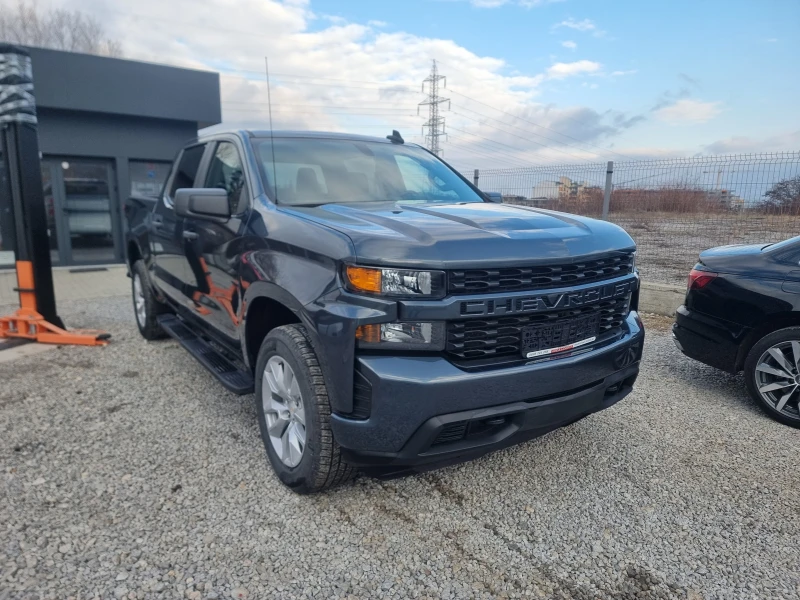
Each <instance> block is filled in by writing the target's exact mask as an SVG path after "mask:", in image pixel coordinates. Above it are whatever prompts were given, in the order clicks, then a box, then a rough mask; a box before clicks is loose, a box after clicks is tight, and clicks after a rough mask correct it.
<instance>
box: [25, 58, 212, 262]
mask: <svg viewBox="0 0 800 600" xmlns="http://www.w3.org/2000/svg"><path fill="white" fill-rule="evenodd" d="M30 52H31V62H32V66H33V78H34V90H35V95H36V104H37V113H38V118H39V145H40V150H41V154H42V165H41V168H42V182H43V184H44V193H45V204H46V208H47V218H48V223H47V224H48V230H49V235H50V249H51V256H52V259H53V264H54V265H78V264H103V263H114V262H120V261H122V260H123V258H124V252H125V250H124V247H123V231H124V227H125V224H124V219H123V203H124V200H125V198H127V197H128V196H129V195H130V194H131V193H134V194H146V195H154V194H158V193H159V192H160V189H161V184H162V183H163V182H164V179H165V178H166V176H167V172H168V169H169V166H170V162H171V161H172V159H173V157H174V156H175V153H176V152H177V151H178V149H179V148H180V147H181V146H182V145H183V144H184V143H185V142H186V141H187V140H190V139H191V138H193V137H196V136H197V130H198V129H199V128H202V127H207V126H210V125H215V124H217V123H219V122H220V121H221V109H220V90H219V74H218V73H211V72H207V71H193V70H188V69H178V68H174V67H167V66H163V65H156V64H149V63H142V62H134V61H129V60H120V59H115V58H105V57H100V56H90V55H85V54H74V53H70V52H60V51H55V50H44V49H40V48H30Z"/></svg>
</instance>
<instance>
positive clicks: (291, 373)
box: [255, 325, 355, 494]
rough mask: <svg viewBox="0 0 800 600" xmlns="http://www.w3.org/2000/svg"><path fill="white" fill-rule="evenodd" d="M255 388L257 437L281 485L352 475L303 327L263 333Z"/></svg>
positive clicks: (310, 485) (318, 484) (320, 485)
mask: <svg viewBox="0 0 800 600" xmlns="http://www.w3.org/2000/svg"><path fill="white" fill-rule="evenodd" d="M255 392H256V393H255V398H256V410H257V411H258V424H259V426H260V428H261V439H262V441H263V442H264V447H265V448H266V451H267V457H268V458H269V462H270V464H271V465H272V469H273V470H274V471H275V474H276V475H277V476H278V478H279V479H280V480H281V482H282V483H283V484H284V485H286V486H287V487H289V488H290V489H291V490H293V491H295V492H297V493H298V494H312V493H315V492H320V491H322V490H325V489H327V488H330V487H333V486H335V485H338V484H340V483H343V482H345V481H347V480H348V479H350V478H352V477H353V475H354V474H355V469H354V468H353V467H352V466H351V465H349V464H347V463H346V462H345V461H344V460H343V459H342V457H341V452H340V449H339V445H338V444H337V443H336V440H334V439H333V432H332V431H331V426H330V417H331V407H330V403H329V402H328V391H327V388H326V385H325V379H324V378H323V376H322V370H321V369H320V367H319V363H318V361H317V356H316V354H315V353H314V349H313V348H312V346H311V343H310V341H309V339H308V334H307V333H306V330H305V327H303V326H302V325H284V326H282V327H277V328H275V329H273V330H272V331H271V332H270V333H269V334H268V335H267V337H266V338H264V342H263V343H262V344H261V349H260V350H259V352H258V360H257V361H256V389H255Z"/></svg>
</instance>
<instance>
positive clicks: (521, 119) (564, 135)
mask: <svg viewBox="0 0 800 600" xmlns="http://www.w3.org/2000/svg"><path fill="white" fill-rule="evenodd" d="M450 91H451V92H452V93H454V94H457V95H459V96H461V97H462V98H466V99H467V100H471V101H472V102H477V103H478V104H482V105H483V106H486V107H487V108H491V109H492V110H496V111H497V112H501V113H503V114H504V115H508V116H509V117H512V118H514V119H519V120H520V121H525V122H526V123H530V124H531V125H533V126H535V127H541V128H542V129H547V130H548V131H552V132H553V133H556V134H558V135H561V136H563V137H566V138H569V139H571V140H575V141H576V142H579V143H582V144H586V145H588V146H594V147H595V148H598V149H600V150H605V151H606V152H611V153H612V154H616V155H617V156H621V157H623V158H627V159H629V160H634V159H633V158H631V157H630V156H625V155H624V154H621V153H619V152H616V151H614V150H611V149H610V148H603V147H602V146H598V145H596V144H592V143H591V142H583V141H581V140H579V139H578V138H576V137H573V136H571V135H567V134H566V133H561V132H560V131H556V130H555V129H551V128H550V127H547V126H546V125H540V124H539V123H535V122H533V121H530V120H529V119H525V118H523V117H518V116H517V115H515V114H512V113H510V112H508V111H505V110H501V109H499V108H496V107H494V106H492V105H491V104H486V103H485V102H481V101H480V100H476V99H475V98H472V97H470V96H467V95H466V94H462V93H460V92H457V91H455V90H450ZM509 125H510V123H509ZM595 154H596V153H595ZM598 156H600V155H599V154H598Z"/></svg>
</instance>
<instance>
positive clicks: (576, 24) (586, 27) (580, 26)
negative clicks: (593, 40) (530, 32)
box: [553, 17, 597, 31]
mask: <svg viewBox="0 0 800 600" xmlns="http://www.w3.org/2000/svg"><path fill="white" fill-rule="evenodd" d="M559 27H568V28H570V29H577V30H578V31H595V30H596V29H597V25H595V24H594V23H593V22H592V21H591V19H584V20H583V21H576V20H575V19H573V18H571V17H570V18H569V19H566V20H565V21H561V22H560V23H556V24H555V25H553V29H558V28H559Z"/></svg>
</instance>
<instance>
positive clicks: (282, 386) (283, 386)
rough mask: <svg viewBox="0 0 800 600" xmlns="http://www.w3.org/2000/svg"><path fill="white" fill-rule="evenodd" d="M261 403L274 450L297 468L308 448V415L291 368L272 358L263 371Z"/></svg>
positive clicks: (285, 461) (284, 362) (282, 459)
mask: <svg viewBox="0 0 800 600" xmlns="http://www.w3.org/2000/svg"><path fill="white" fill-rule="evenodd" d="M261 402H262V405H263V407H264V416H265V417H266V421H267V432H268V433H269V439H270V442H272V448H273V449H274V450H275V454H277V455H278V458H280V460H281V462H282V463H283V464H285V465H286V466H287V467H296V466H297V465H299V464H300V461H301V460H302V458H303V452H304V450H305V447H306V412H305V407H304V405H303V395H302V393H301V392H300V385H299V384H298V381H297V377H295V374H294V371H293V370H292V367H291V366H290V365H289V363H288V362H286V361H285V360H284V359H283V358H281V357H280V356H272V357H270V359H269V360H268V361H267V365H266V367H265V368H264V381H263V385H262V386H261Z"/></svg>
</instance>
